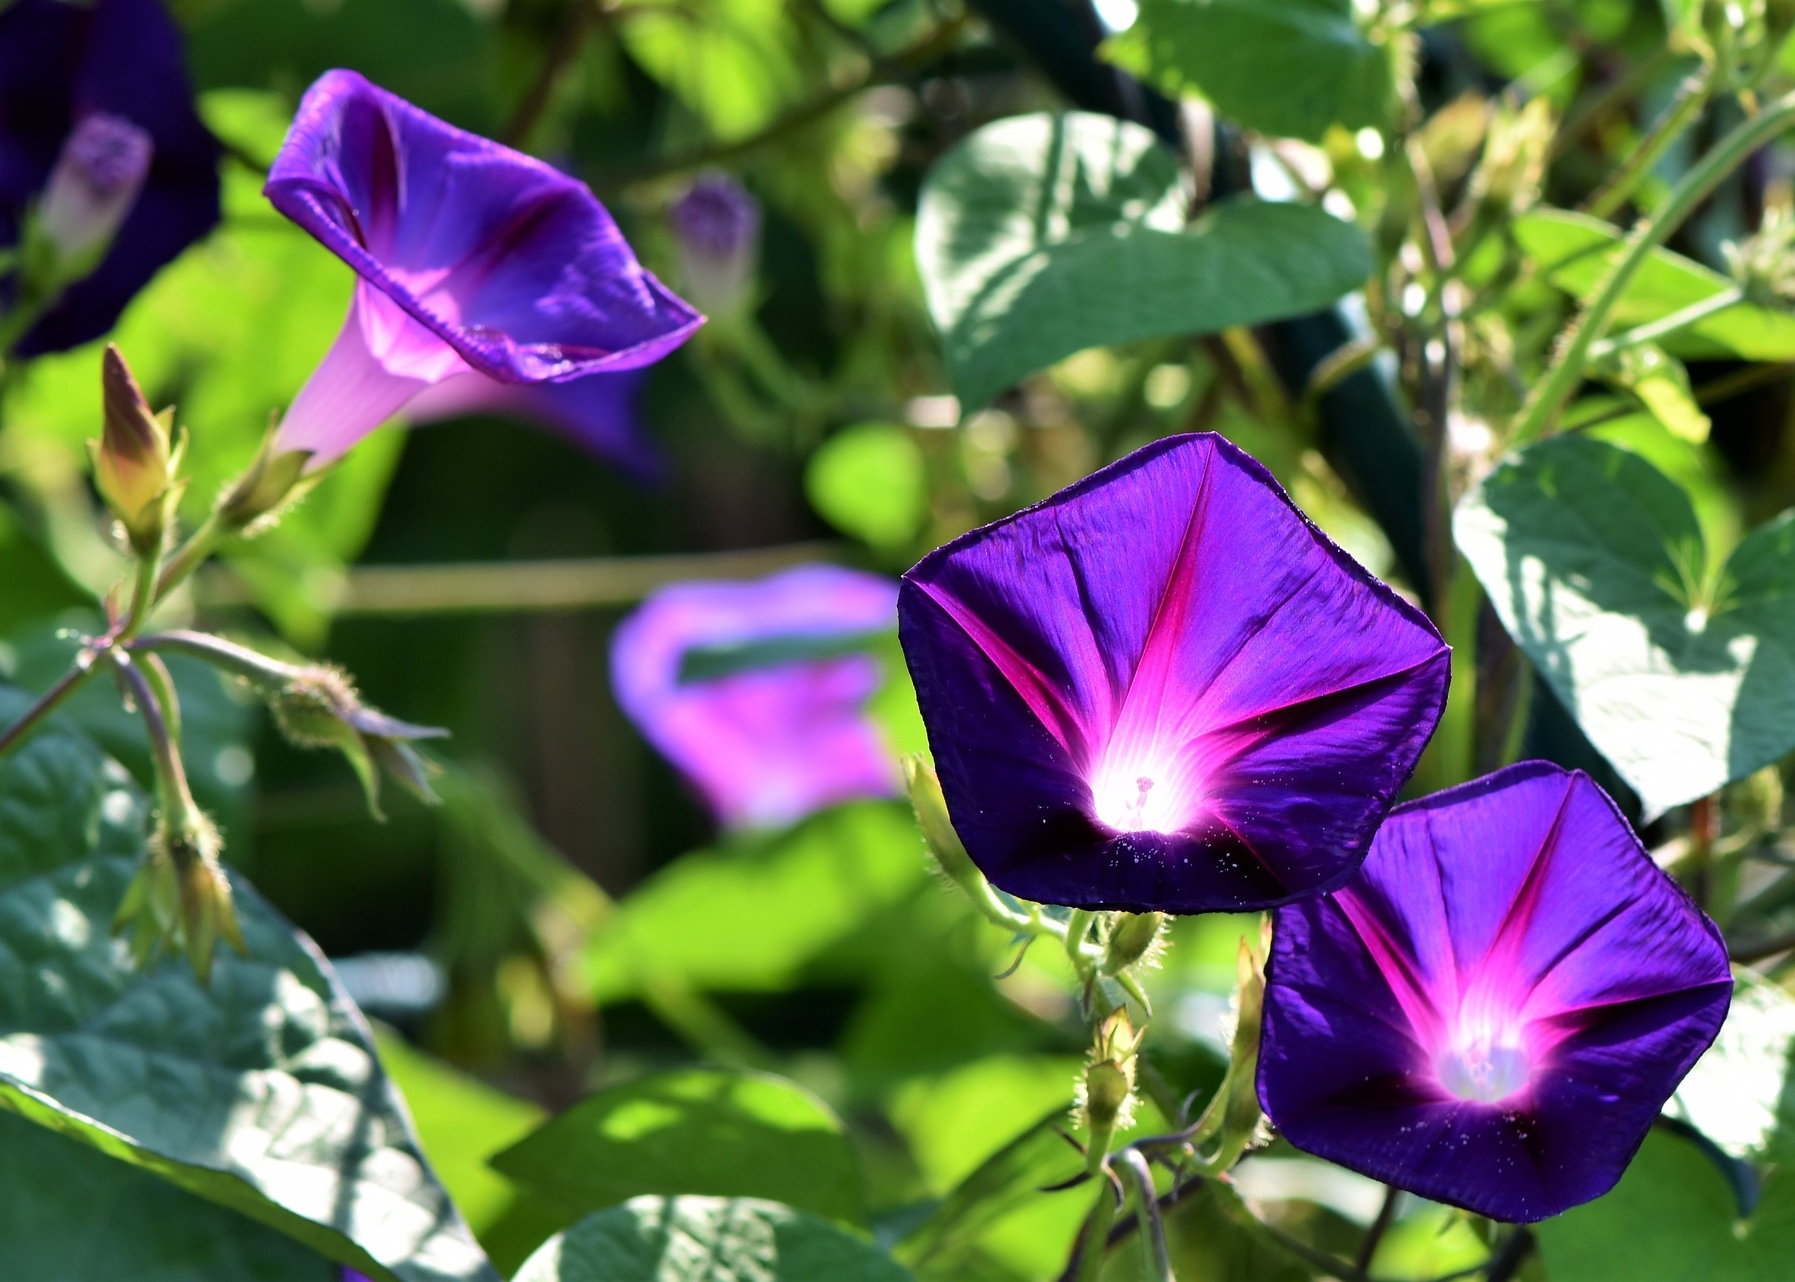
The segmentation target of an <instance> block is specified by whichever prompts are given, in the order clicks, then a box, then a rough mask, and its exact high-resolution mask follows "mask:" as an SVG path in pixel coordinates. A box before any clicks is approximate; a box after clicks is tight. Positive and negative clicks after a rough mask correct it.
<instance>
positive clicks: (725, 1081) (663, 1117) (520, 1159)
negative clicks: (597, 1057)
mask: <svg viewBox="0 0 1795 1282" xmlns="http://www.w3.org/2000/svg"><path fill="white" fill-rule="evenodd" d="M492 1164H493V1166H494V1167H496V1168H497V1169H498V1170H500V1171H502V1172H503V1173H504V1174H506V1175H509V1176H511V1177H512V1178H513V1179H516V1180H518V1181H520V1182H522V1183H525V1184H528V1185H530V1186H531V1187H533V1188H535V1189H536V1190H537V1191H538V1192H540V1193H541V1194H542V1195H543V1196H544V1197H545V1198H548V1199H550V1200H552V1201H553V1202H555V1203H556V1204H557V1205H559V1206H561V1207H563V1208H564V1209H566V1210H568V1211H570V1212H572V1213H574V1214H576V1215H579V1214H584V1213H586V1212H587V1211H593V1210H597V1209H599V1208H601V1207H606V1206H614V1205H615V1204H617V1203H619V1202H623V1201H626V1200H627V1199H629V1198H632V1197H635V1196H637V1195H638V1194H645V1193H663V1194H674V1193H704V1194H712V1195H716V1196H720V1197H765V1198H770V1199H772V1200H774V1201H778V1202H784V1203H786V1204H787V1205H789V1206H795V1207H799V1208H802V1209H804V1210H808V1211H814V1212H816V1213H817V1214H819V1215H824V1216H828V1217H829V1218H831V1219H837V1220H853V1221H859V1220H863V1219H864V1218H865V1216H866V1195H865V1191H864V1189H863V1188H862V1185H861V1178H860V1167H859V1164H858V1161H857V1159H856V1158H855V1156H854V1150H853V1147H852V1145H850V1144H849V1143H848V1139H847V1136H846V1135H845V1134H844V1133H843V1131H842V1125H841V1122H840V1120H839V1119H838V1118H837V1117H836V1116H835V1115H834V1114H833V1113H831V1112H830V1111H829V1108H828V1106H827V1105H825V1104H824V1103H823V1102H822V1101H821V1100H819V1099H817V1098H816V1097H815V1096H814V1095H812V1094H810V1092H808V1091H806V1090H804V1089H802V1088H801V1087H799V1086H796V1085H794V1084H793V1083H791V1082H788V1081H785V1080H784V1079H783V1078H778V1077H773V1076H770V1075H767V1074H764V1073H745V1072H731V1071H728V1070H724V1069H708V1068H688V1069H678V1070H675V1071H673V1072H668V1073H657V1074H655V1075H653V1076H651V1077H646V1078H643V1079H642V1080H640V1081H636V1082H631V1083H630V1084H629V1085H627V1086H618V1087H613V1088H612V1089H610V1090H608V1091H604V1092H602V1093H600V1094H598V1095H595V1096H593V1097H592V1098H590V1099H588V1100H585V1101H583V1102H581V1103H579V1104H576V1105H575V1106H574V1107H573V1108H571V1109H569V1110H568V1111H567V1112H565V1113H563V1114H561V1115H560V1116H559V1117H556V1118H554V1119H552V1120H551V1121H549V1122H548V1123H547V1124H546V1125H544V1126H543V1127H542V1128H541V1129H540V1130H538V1131H536V1132H535V1133H534V1134H532V1135H530V1136H528V1137H527V1138H525V1139H524V1140H522V1141H520V1142H519V1143H518V1144H516V1145H514V1146H513V1147H511V1148H508V1149H506V1150H505V1151H504V1152H503V1153H501V1154H499V1155H498V1156H497V1157H495V1158H493V1160H492Z"/></svg>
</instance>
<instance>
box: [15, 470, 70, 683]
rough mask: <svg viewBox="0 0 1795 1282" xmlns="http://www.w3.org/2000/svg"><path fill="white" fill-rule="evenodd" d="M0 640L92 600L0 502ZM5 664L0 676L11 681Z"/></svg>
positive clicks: (16, 517)
mask: <svg viewBox="0 0 1795 1282" xmlns="http://www.w3.org/2000/svg"><path fill="white" fill-rule="evenodd" d="M0 583H4V584H6V591H5V592H0V637H7V638H9V639H10V638H11V637H12V635H13V634H14V633H15V632H17V631H18V630H19V629H20V628H21V627H23V626H25V625H26V624H29V623H34V622H36V621H38V620H40V619H47V618H50V617H52V616H54V615H57V614H60V613H62V612H63V611H65V610H69V609H76V608H80V607H83V606H86V607H91V606H92V605H93V597H92V596H91V595H89V594H88V593H87V592H85V591H83V590H82V589H81V587H80V585H78V584H77V583H76V582H75V581H74V580H73V579H71V578H69V576H68V575H67V574H66V573H65V572H64V571H63V569H62V567H61V566H59V565H57V564H56V561H55V558H53V557H52V556H51V555H50V554H49V552H48V551H47V550H45V549H44V548H43V547H42V546H41V545H40V544H39V543H38V541H37V540H36V539H35V538H33V537H32V536H31V535H30V534H28V533H27V532H26V531H25V529H24V527H23V526H22V525H21V524H20V522H19V518H18V516H17V514H16V513H14V511H13V509H12V508H11V507H10V506H8V505H6V504H3V503H0ZM7 666H8V665H7V664H6V663H0V677H3V678H6V679H8V680H10V679H11V673H9V672H8V671H7V670H6V668H7Z"/></svg>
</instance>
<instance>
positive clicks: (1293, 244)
mask: <svg viewBox="0 0 1795 1282" xmlns="http://www.w3.org/2000/svg"><path fill="white" fill-rule="evenodd" d="M1188 206H1189V198H1188V196H1187V195H1186V194H1185V192H1184V191H1183V189H1182V186H1181V182H1180V178H1179V173H1178V162H1177V159H1176V158H1175V157H1174V156H1173V155H1172V153H1171V152H1170V151H1168V150H1167V149H1166V148H1165V147H1163V146H1162V145H1160V143H1159V142H1158V140H1157V139H1155V138H1154V136H1153V135H1152V133H1151V132H1149V131H1148V130H1146V129H1144V128H1142V127H1141V126H1140V125H1134V124H1129V123H1127V122H1125V121H1120V120H1116V119H1113V118H1111V117H1109V116H1099V115H1091V114H1086V113H1082V112H1073V113H1069V114H1065V115H1050V114H1047V113H1041V114H1038V115H1030V116H1015V117H1012V118H1010V119H1008V120H1000V121H997V122H996V123H995V124H990V125H986V126H985V127H984V128H983V129H980V130H978V131H977V132H976V133H974V134H972V135H971V136H970V137H968V138H966V139H965V140H964V141H962V142H961V143H960V144H959V145H958V146H956V147H955V148H954V149H953V150H952V151H950V152H949V153H948V154H947V155H946V156H944V157H942V159H941V160H940V162H939V163H937V164H936V165H935V167H934V168H933V169H931V170H930V171H929V176H928V179H927V181H926V182H925V183H924V184H923V191H922V200H921V205H920V207H919V210H918V213H917V221H916V261H917V265H918V267H919V268H920V269H921V271H922V278H923V288H924V290H925V291H926V293H927V294H928V300H929V311H930V313H931V314H932V315H933V316H934V318H935V324H936V325H937V327H939V329H940V330H941V334H942V337H943V339H944V341H945V343H946V346H947V360H948V366H949V368H950V371H951V373H952V376H953V383H954V390H955V391H956V392H957V393H959V396H960V400H961V402H962V404H963V405H964V406H965V407H966V408H968V409H973V408H976V407H977V406H979V405H982V404H983V403H984V402H986V401H988V400H989V399H990V398H991V397H993V396H995V395H996V394H997V393H998V392H1001V391H1002V390H1003V389H1004V388H1006V387H1008V386H1009V385H1010V384H1012V383H1014V382H1016V380H1018V379H1020V378H1022V377H1023V376H1024V375H1026V374H1030V373H1032V372H1034V371H1035V370H1038V369H1040V368H1042V367H1043V366H1046V365H1051V364H1052V363H1053V362H1055V361H1057V360H1060V359H1061V358H1063V357H1066V356H1070V355H1071V354H1072V353H1074V352H1077V351H1080V350H1082V349H1084V348H1086V347H1097V346H1102V345H1105V344H1111V343H1127V342H1134V341H1136V340H1139V339H1147V338H1162V337H1167V336H1170V335H1178V334H1207V333H1214V332H1215V331H1217V330H1222V329H1227V328H1229V327H1231V326H1235V325H1257V324H1259V323H1261V322H1263V321H1268V320H1275V319H1277V318H1279V317H1283V316H1295V315H1299V314H1301V313H1303V312H1312V311H1316V310H1318V309H1320V308H1322V307H1326V306H1327V305H1328V304H1329V303H1332V302H1333V301H1334V300H1335V299H1337V298H1339V297H1340V296H1341V295H1342V294H1344V293H1346V292H1348V291H1349V290H1352V289H1354V288H1356V287H1357V286H1359V285H1360V284H1362V283H1363V282H1364V280H1365V278H1366V277H1367V276H1368V275H1370V273H1371V268H1372V260H1371V250H1370V246H1369V244H1368V243H1367V242H1366V240H1365V237H1364V236H1363V235H1362V234H1361V233H1360V232H1359V231H1358V229H1357V228H1354V227H1351V226H1349V225H1348V224H1346V223H1343V222H1341V221H1340V220H1339V219H1337V218H1333V217H1331V216H1330V215H1328V214H1326V213H1323V212H1322V211H1321V210H1320V209H1317V208H1315V207H1313V206H1308V205H1277V204H1265V203H1261V202H1257V201H1227V202H1224V203H1222V204H1220V205H1217V206H1215V207H1214V208H1212V209H1210V210H1209V211H1207V212H1206V213H1205V214H1204V215H1203V216H1202V217H1201V218H1199V219H1198V220H1197V221H1196V222H1195V223H1194V224H1192V225H1190V226H1189V227H1186V225H1185V216H1186V212H1187V209H1188Z"/></svg>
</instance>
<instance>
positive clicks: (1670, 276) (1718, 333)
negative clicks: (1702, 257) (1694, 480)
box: [1514, 209, 1795, 361]
mask: <svg viewBox="0 0 1795 1282" xmlns="http://www.w3.org/2000/svg"><path fill="white" fill-rule="evenodd" d="M1514 235H1515V239H1516V241H1518V242H1519V243H1520V246H1521V248H1522V249H1523V250H1525V251H1526V253H1527V255H1528V256H1529V257H1530V258H1532V259H1533V260H1534V261H1535V262H1537V263H1538V264H1539V265H1540V266H1541V267H1542V268H1544V269H1545V271H1546V274H1547V277H1548V278H1549V279H1550V280H1551V281H1552V283H1553V284H1554V285H1557V286H1558V287H1559V288H1561V289H1564V290H1567V291H1568V292H1570V293H1572V294H1575V295H1576V296H1577V297H1579V298H1582V299H1588V298H1590V297H1592V296H1593V295H1594V294H1595V292H1596V290H1597V289H1598V288H1599V287H1600V285H1601V282H1602V278H1603V277H1604V276H1605V275H1606V274H1607V271H1608V268H1609V267H1610V266H1611V265H1612V264H1613V262H1614V260H1615V258H1616V257H1618V256H1619V254H1620V253H1621V252H1622V250H1621V233H1620V231H1619V229H1618V228H1616V227H1615V226H1614V225H1613V224H1612V223H1606V222H1603V221H1602V220H1601V219H1599V218H1591V217H1590V216H1589V215H1587V214H1575V213H1571V212H1569V211H1567V210H1562V209H1537V210H1534V211H1533V212H1532V213H1529V214H1525V215H1523V216H1522V217H1520V218H1519V219H1517V220H1516V221H1515V227H1514ZM1731 288H1733V282H1732V281H1730V280H1728V279H1727V278H1726V277H1725V276H1722V275H1721V274H1720V273H1719V272H1717V271H1714V270H1713V269H1711V268H1708V267H1704V266H1702V264H1700V263H1698V262H1695V261H1694V260H1693V259H1689V258H1684V257H1683V256H1682V255H1681V254H1677V253H1673V252H1671V251H1670V250H1668V249H1655V250H1653V251H1652V254H1651V256H1650V257H1649V258H1648V259H1646V261H1645V264H1644V266H1642V267H1641V268H1640V270H1639V274H1638V275H1637V276H1635V277H1634V278H1633V282H1632V284H1630V285H1629V286H1627V290H1626V292H1625V293H1624V294H1622V295H1621V299H1620V302H1619V303H1618V304H1616V306H1615V309H1614V312H1613V319H1612V321H1611V326H1610V328H1611V331H1614V330H1625V329H1630V328H1632V327H1633V326H1636V325H1644V324H1646V323H1648V322H1650V321H1657V320H1662V319H1663V318H1664V317H1666V316H1669V315H1671V314H1672V313H1674V312H1679V311H1681V310H1683V309H1684V308H1685V307H1689V306H1692V305H1693V304H1696V303H1700V302H1702V301H1704V300H1706V299H1709V298H1712V297H1714V296H1715V295H1716V294H1720V293H1722V292H1724V291H1726V290H1729V289H1731ZM1660 342H1661V344H1662V346H1663V347H1664V349H1665V350H1666V351H1669V352H1673V353H1676V354H1677V355H1680V356H1698V357H1699V356H1738V357H1742V358H1743V359H1745V360H1748V361H1786V360H1790V359H1795V313H1791V312H1781V311H1773V310H1771V309H1770V308H1767V307H1756V306H1753V305H1752V304H1750V303H1735V304H1733V305H1732V306H1730V307H1727V308H1725V309H1724V310H1721V311H1717V312H1714V313H1713V314H1712V315H1709V316H1705V317H1703V318H1701V319H1700V320H1697V321H1695V322H1694V323H1693V324H1691V325H1690V326H1688V327H1687V328H1686V329H1680V330H1678V331H1676V333H1674V334H1672V335H1668V336H1666V337H1665V338H1663V339H1662V340H1660Z"/></svg>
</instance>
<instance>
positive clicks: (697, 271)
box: [667, 173, 760, 316]
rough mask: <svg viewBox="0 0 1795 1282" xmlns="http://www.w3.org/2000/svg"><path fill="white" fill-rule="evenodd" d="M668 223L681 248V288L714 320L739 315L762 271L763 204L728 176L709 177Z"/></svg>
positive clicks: (690, 191) (688, 192) (677, 204)
mask: <svg viewBox="0 0 1795 1282" xmlns="http://www.w3.org/2000/svg"><path fill="white" fill-rule="evenodd" d="M667 221H668V222H669V223H670V224H671V225H672V227H673V235H674V238H675V239H676V241H677V242H678V246H679V268H680V287H681V288H682V289H684V290H685V291H686V293H687V294H688V295H689V296H690V297H691V299H692V301H693V302H695V303H697V304H698V305H699V306H700V307H702V308H703V309H704V310H705V311H707V312H709V313H711V314H712V315H713V316H727V315H729V314H730V313H731V312H734V311H735V310H736V309H737V308H738V307H740V306H741V305H742V304H743V302H744V301H746V299H747V297H748V289H749V287H750V286H751V285H752V284H753V283H754V273H755V270H756V268H757V267H758V266H759V257H760V255H759V249H760V202H759V201H757V200H755V199H754V197H753V196H752V195H751V194H749V192H748V189H747V188H746V187H743V186H742V185H741V184H740V183H739V182H737V181H736V180H735V179H734V178H731V177H730V176H729V175H728V174H723V173H714V174H705V175H703V176H702V177H700V178H699V179H698V180H697V181H696V182H694V183H693V184H692V185H691V186H690V187H688V188H687V189H686V194H685V195H683V196H681V197H680V198H679V199H678V200H677V201H676V202H674V205H673V208H672V209H671V210H670V211H668V215H667Z"/></svg>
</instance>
